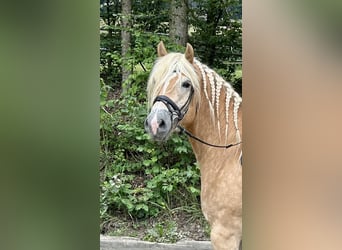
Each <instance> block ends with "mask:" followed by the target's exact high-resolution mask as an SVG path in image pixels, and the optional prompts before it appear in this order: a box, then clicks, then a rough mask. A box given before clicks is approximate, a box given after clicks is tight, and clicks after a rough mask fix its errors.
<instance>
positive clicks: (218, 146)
mask: <svg viewBox="0 0 342 250" xmlns="http://www.w3.org/2000/svg"><path fill="white" fill-rule="evenodd" d="M177 128H179V129H180V131H181V132H182V133H184V134H186V135H187V136H189V137H191V138H192V139H195V140H196V141H199V142H201V143H203V144H205V145H207V146H211V147H215V148H226V149H227V148H230V147H234V146H237V145H239V144H241V143H242V141H240V142H237V143H231V144H228V145H215V144H211V143H208V142H206V141H203V140H202V139H200V138H198V137H196V136H194V135H193V134H191V133H190V132H189V131H188V130H186V129H185V128H184V127H182V126H181V125H177Z"/></svg>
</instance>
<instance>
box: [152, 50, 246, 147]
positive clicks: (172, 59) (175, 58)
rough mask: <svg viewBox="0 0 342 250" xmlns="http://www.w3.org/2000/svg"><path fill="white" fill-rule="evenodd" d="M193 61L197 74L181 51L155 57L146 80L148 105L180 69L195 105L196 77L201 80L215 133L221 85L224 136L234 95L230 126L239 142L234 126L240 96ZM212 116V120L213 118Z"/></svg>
mask: <svg viewBox="0 0 342 250" xmlns="http://www.w3.org/2000/svg"><path fill="white" fill-rule="evenodd" d="M194 63H195V64H196V65H197V67H198V68H199V70H200V74H201V76H199V75H198V74H197V72H196V69H195V68H194V66H193V65H192V64H190V63H189V62H188V60H187V59H186V58H185V56H184V54H181V53H169V54H167V55H166V56H163V57H159V58H158V59H157V61H156V62H155V65H154V67H153V69H152V71H151V74H150V77H149V80H148V82H147V97H148V108H151V106H152V105H153V100H154V99H155V98H156V96H157V95H158V94H159V93H160V92H161V89H162V88H164V87H165V86H164V84H165V83H166V82H168V79H170V77H171V76H173V75H174V74H175V72H180V73H182V74H183V75H185V76H186V77H187V78H189V79H190V81H191V83H192V86H193V88H194V96H193V98H194V101H195V103H198V104H199V101H200V90H201V86H200V80H202V81H203V90H204V95H205V97H206V99H207V101H208V104H209V109H210V116H211V119H212V120H213V122H214V121H215V120H216V121H217V127H218V132H219V134H220V133H221V132H220V127H221V126H220V119H219V107H220V96H221V92H222V91H221V90H222V88H223V89H224V90H225V91H224V92H225V94H226V96H225V135H226V137H227V135H228V129H229V127H228V124H229V120H228V119H229V103H230V100H231V98H234V106H233V120H234V127H235V129H236V138H237V141H240V140H241V138H240V130H239V126H238V110H239V106H240V104H241V102H242V98H241V97H240V96H239V94H238V93H237V92H235V91H234V89H233V88H232V86H231V85H230V84H229V83H228V82H227V81H225V80H224V79H223V78H222V77H221V76H219V75H218V74H217V73H216V72H215V71H213V70H212V69H210V68H209V67H208V66H206V65H204V64H202V63H200V62H199V61H198V60H197V59H194ZM208 82H209V88H210V91H211V100H210V98H209V95H208V90H207V84H208ZM215 118H216V119H215Z"/></svg>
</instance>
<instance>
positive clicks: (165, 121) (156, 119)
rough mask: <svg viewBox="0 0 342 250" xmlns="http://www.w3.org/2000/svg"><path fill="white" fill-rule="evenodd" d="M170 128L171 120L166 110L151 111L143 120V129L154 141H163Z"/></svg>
mask: <svg viewBox="0 0 342 250" xmlns="http://www.w3.org/2000/svg"><path fill="white" fill-rule="evenodd" d="M171 130H172V121H171V116H170V112H169V111H168V110H164V109H159V110H155V111H151V113H150V114H149V115H148V116H147V118H146V120H145V131H146V132H147V133H149V134H150V136H151V138H152V139H153V140H156V141H164V140H166V139H167V138H168V136H169V135H170V133H171Z"/></svg>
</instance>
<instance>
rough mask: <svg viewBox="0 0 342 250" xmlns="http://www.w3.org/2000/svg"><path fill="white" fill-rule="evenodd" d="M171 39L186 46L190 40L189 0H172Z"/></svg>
mask: <svg viewBox="0 0 342 250" xmlns="http://www.w3.org/2000/svg"><path fill="white" fill-rule="evenodd" d="M169 35H170V39H171V41H172V42H174V43H176V44H179V45H182V46H185V45H186V42H187V40H188V0H171V7H170V34H169Z"/></svg>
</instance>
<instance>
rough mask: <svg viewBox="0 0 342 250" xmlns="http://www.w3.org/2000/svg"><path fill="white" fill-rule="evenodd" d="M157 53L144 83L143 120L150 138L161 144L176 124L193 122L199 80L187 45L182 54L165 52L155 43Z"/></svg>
mask: <svg viewBox="0 0 342 250" xmlns="http://www.w3.org/2000/svg"><path fill="white" fill-rule="evenodd" d="M157 51H158V57H159V58H158V60H157V61H156V63H155V65H154V67H153V69H152V71H151V74H150V77H149V80H148V84H147V92H148V105H149V108H150V113H149V115H148V116H147V118H146V120H145V130H146V131H147V132H148V133H149V134H150V135H151V138H152V139H155V140H158V141H163V140H166V139H167V138H168V136H169V135H170V134H171V133H172V131H173V130H174V129H175V128H176V126H177V125H178V123H179V122H182V123H186V122H189V121H190V120H191V119H193V116H194V108H193V106H194V103H195V102H196V100H197V99H198V95H199V83H198V81H199V79H198V76H197V74H196V71H195V68H194V65H193V62H194V51H193V48H192V46H191V45H190V44H187V47H186V50H185V53H184V54H181V53H167V51H166V49H165V47H164V44H163V42H160V43H159V44H158V48H157Z"/></svg>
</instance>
